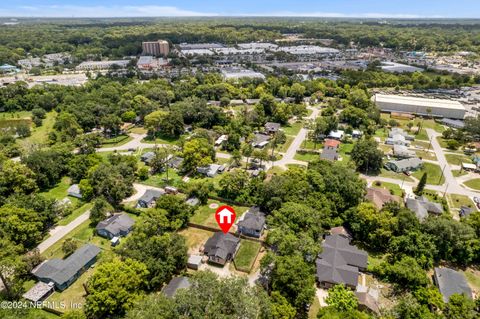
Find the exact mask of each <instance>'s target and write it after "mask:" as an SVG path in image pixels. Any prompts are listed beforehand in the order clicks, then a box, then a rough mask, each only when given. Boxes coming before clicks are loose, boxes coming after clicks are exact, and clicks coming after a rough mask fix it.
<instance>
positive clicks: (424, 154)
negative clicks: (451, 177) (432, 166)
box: [415, 151, 437, 161]
mask: <svg viewBox="0 0 480 319" xmlns="http://www.w3.org/2000/svg"><path fill="white" fill-rule="evenodd" d="M415 154H416V155H417V156H418V157H419V158H421V159H426V160H430V161H436V160H437V156H436V155H435V153H434V152H427V151H415Z"/></svg>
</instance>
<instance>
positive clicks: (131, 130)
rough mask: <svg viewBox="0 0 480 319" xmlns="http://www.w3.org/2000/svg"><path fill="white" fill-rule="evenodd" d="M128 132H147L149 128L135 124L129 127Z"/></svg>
mask: <svg viewBox="0 0 480 319" xmlns="http://www.w3.org/2000/svg"><path fill="white" fill-rule="evenodd" d="M128 132H129V133H133V134H147V129H145V128H143V127H138V126H135V127H132V128H131V129H129V130H128Z"/></svg>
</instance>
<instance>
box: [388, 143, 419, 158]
mask: <svg viewBox="0 0 480 319" xmlns="http://www.w3.org/2000/svg"><path fill="white" fill-rule="evenodd" d="M393 156H395V157H396V158H412V157H415V156H416V154H415V152H414V151H412V150H409V149H408V147H407V146H405V145H398V144H394V145H393Z"/></svg>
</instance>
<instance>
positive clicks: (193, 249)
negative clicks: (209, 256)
mask: <svg viewBox="0 0 480 319" xmlns="http://www.w3.org/2000/svg"><path fill="white" fill-rule="evenodd" d="M179 234H180V235H182V236H183V237H184V238H185V240H186V242H187V247H188V252H189V253H191V254H198V249H199V248H200V247H201V246H202V245H203V244H205V242H206V241H207V240H208V238H210V237H211V236H212V235H213V233H212V232H210V231H208V230H203V229H198V228H194V227H188V228H186V229H183V230H181V231H180V232H179Z"/></svg>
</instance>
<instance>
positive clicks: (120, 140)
mask: <svg viewBox="0 0 480 319" xmlns="http://www.w3.org/2000/svg"><path fill="white" fill-rule="evenodd" d="M131 140H133V137H131V136H128V135H119V136H116V137H112V138H103V139H102V147H116V146H121V145H124V144H127V143H128V142H130V141H131Z"/></svg>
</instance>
